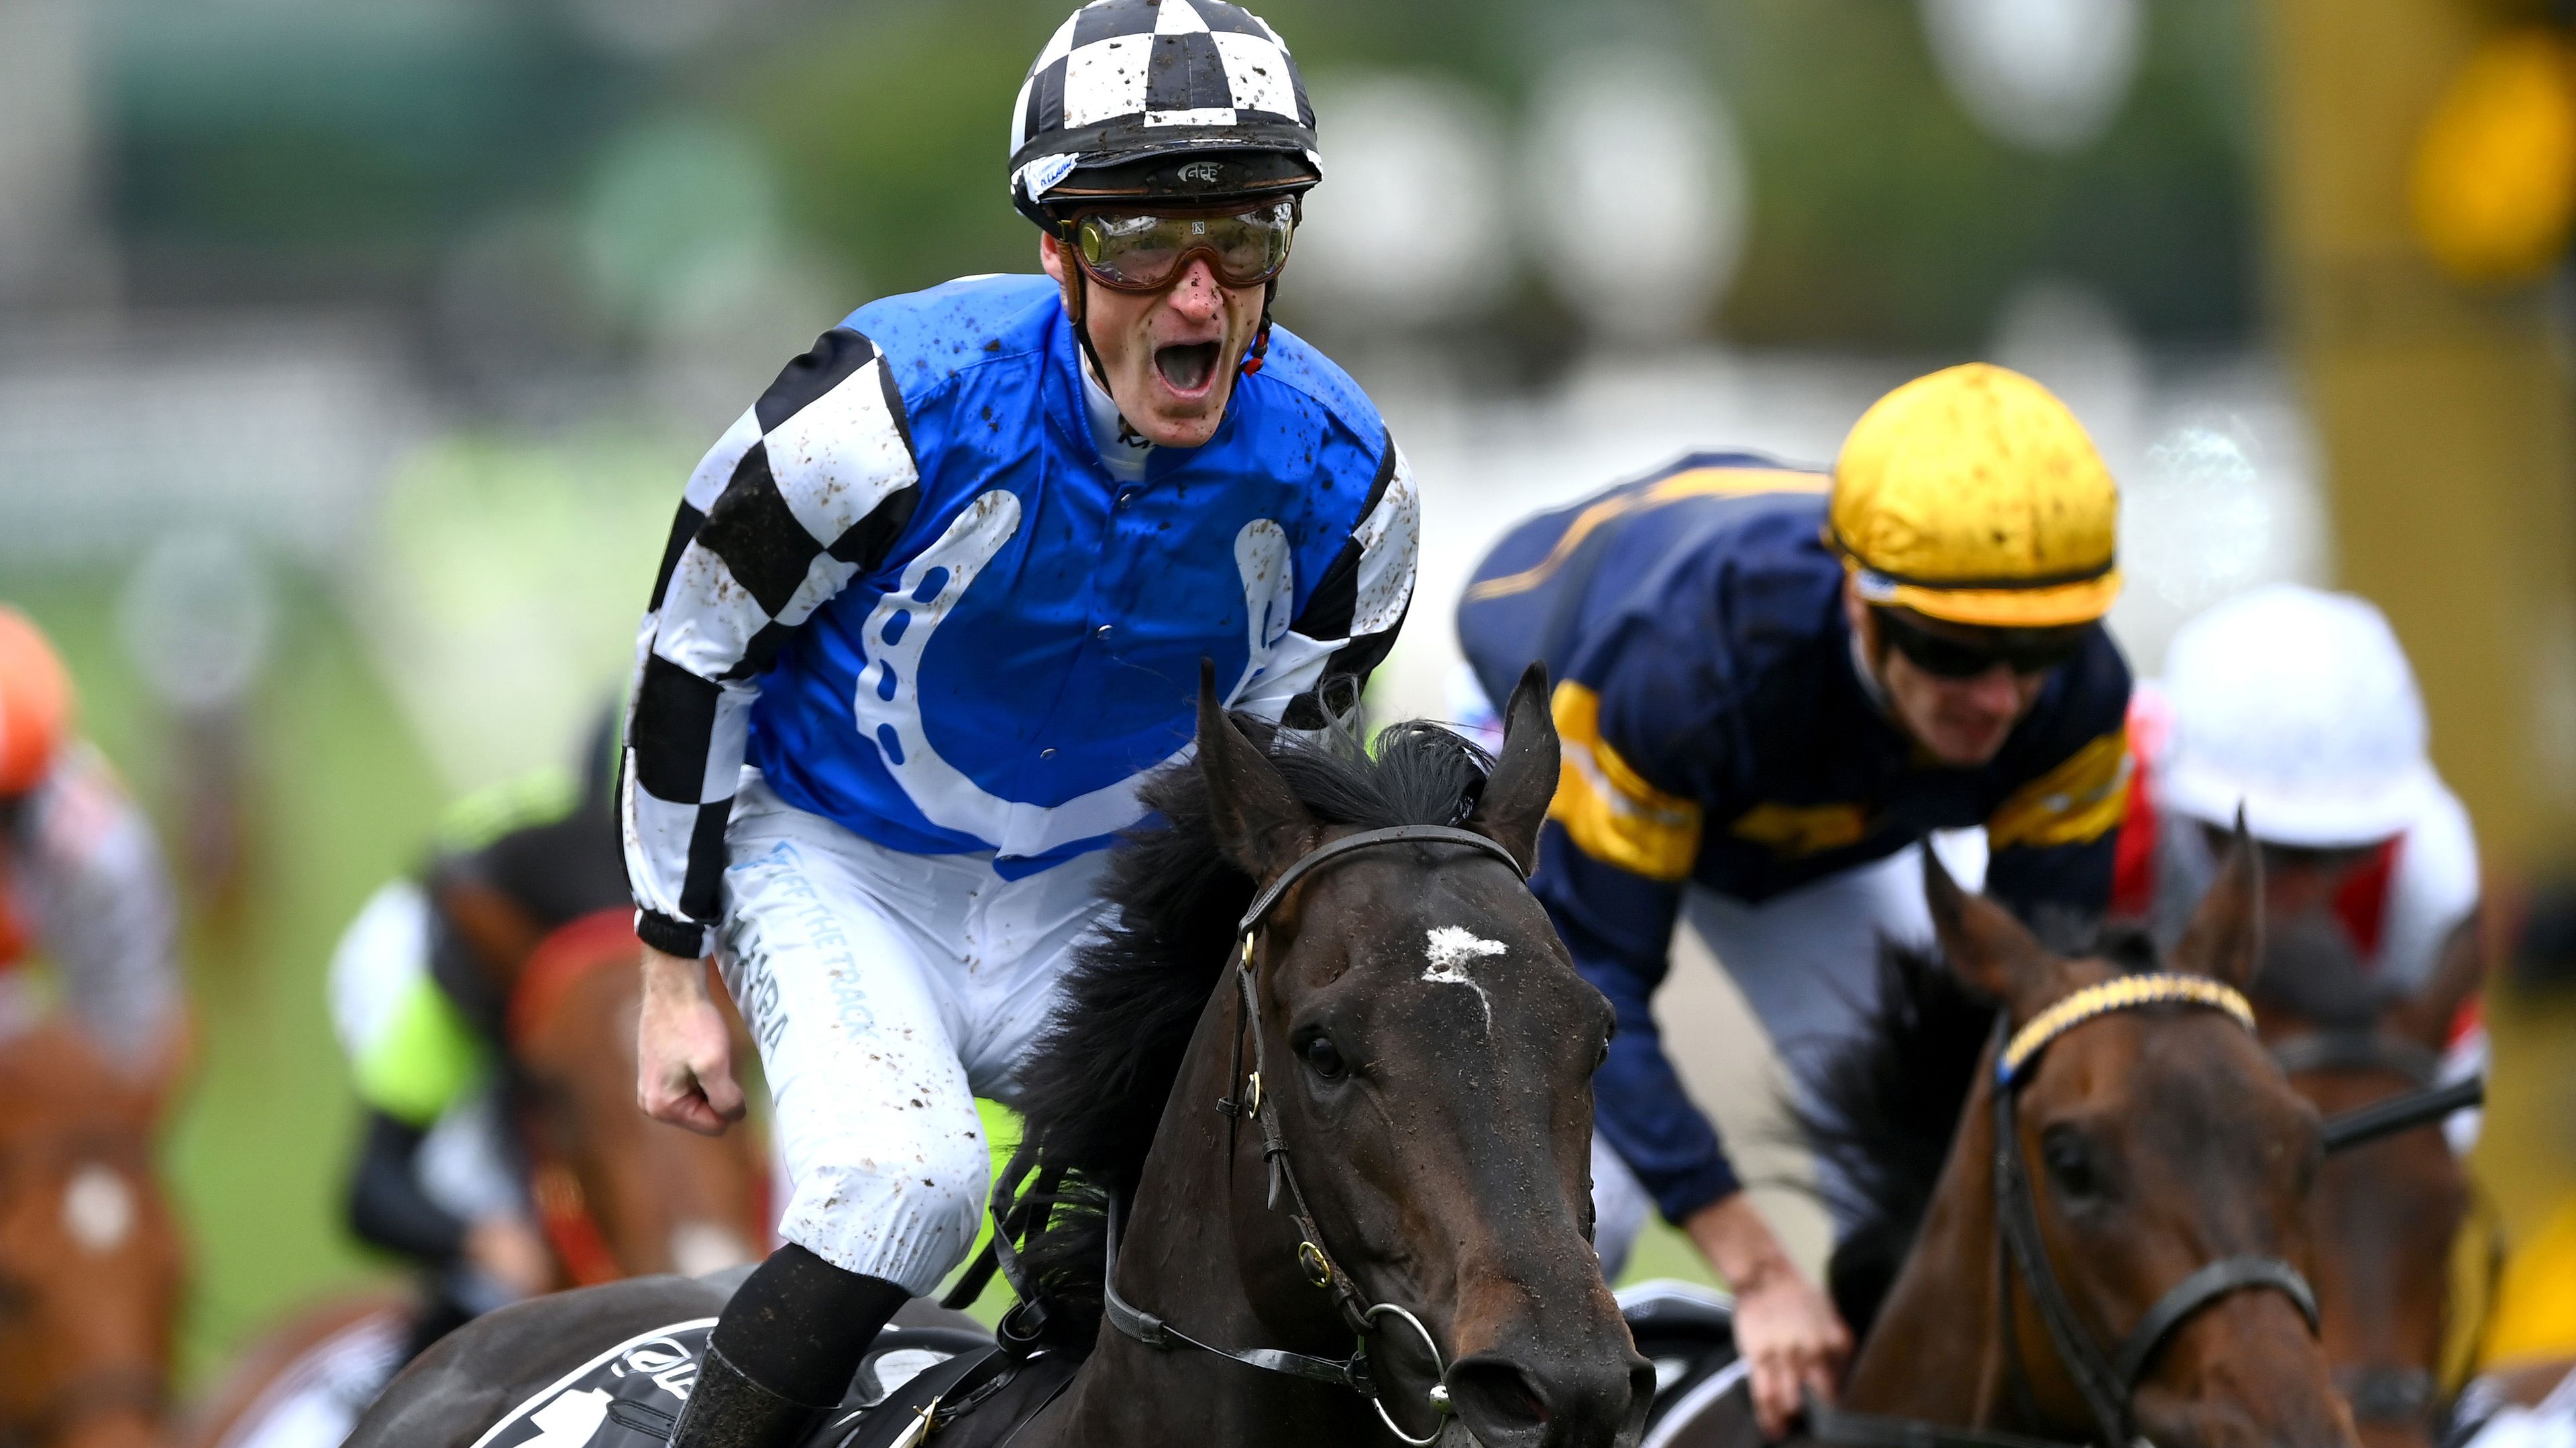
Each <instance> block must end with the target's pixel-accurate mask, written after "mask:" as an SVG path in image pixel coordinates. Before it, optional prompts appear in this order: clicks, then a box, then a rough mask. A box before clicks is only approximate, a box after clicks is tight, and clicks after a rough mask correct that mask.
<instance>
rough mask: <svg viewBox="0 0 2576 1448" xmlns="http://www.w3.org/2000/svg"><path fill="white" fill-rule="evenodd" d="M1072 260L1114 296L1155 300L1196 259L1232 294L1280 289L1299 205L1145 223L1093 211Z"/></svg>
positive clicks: (1080, 222)
mask: <svg viewBox="0 0 2576 1448" xmlns="http://www.w3.org/2000/svg"><path fill="white" fill-rule="evenodd" d="M1071 231H1072V237H1071V240H1072V243H1073V254H1074V257H1075V259H1076V260H1078V261H1079V262H1080V263H1081V264H1082V269H1083V271H1084V272H1086V273H1088V274H1089V275H1090V277H1091V279H1092V280H1093V281H1096V282H1098V283H1100V284H1101V285H1102V286H1104V287H1108V288H1110V289H1112V290H1114V291H1121V292H1154V291H1161V290H1162V289H1163V288H1165V287H1167V286H1170V285H1171V284H1172V278H1174V277H1176V276H1178V275H1180V273H1181V269H1182V268H1183V267H1184V266H1186V265H1188V264H1189V260H1190V258H1191V257H1194V256H1203V257H1206V258H1207V263H1208V269H1209V270H1211V271H1213V272H1215V273H1216V279H1217V280H1218V281H1219V282H1221V283H1223V284H1224V285H1226V286H1229V287H1257V286H1261V285H1263V284H1265V283H1268V282H1271V281H1274V280H1276V279H1277V278H1278V276H1279V273H1280V272H1281V271H1283V270H1285V269H1286V267H1287V265H1288V246H1289V243H1290V242H1291V241H1293V240H1294V239H1295V237H1296V234H1297V203H1296V202H1294V201H1274V202H1271V203H1269V204H1267V205H1264V206H1257V207H1254V208H1253V209H1252V210H1249V211H1235V212H1226V213H1222V214H1216V215H1209V214H1199V215H1185V216H1138V215H1133V214H1129V213H1121V212H1114V211H1094V212H1091V213H1089V214H1087V215H1084V216H1079V217H1076V218H1074V221H1073V225H1072V228H1071Z"/></svg>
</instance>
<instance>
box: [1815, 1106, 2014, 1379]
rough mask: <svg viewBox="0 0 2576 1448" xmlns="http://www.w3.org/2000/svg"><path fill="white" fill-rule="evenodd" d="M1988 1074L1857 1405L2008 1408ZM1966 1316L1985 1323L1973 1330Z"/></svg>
mask: <svg viewBox="0 0 2576 1448" xmlns="http://www.w3.org/2000/svg"><path fill="white" fill-rule="evenodd" d="M1991 1081H1992V1076H1991V1073H1990V1072H1988V1071H1987V1069H1986V1068H1985V1067H1984V1066H1983V1065H1980V1066H1979V1068H1978V1085H1977V1088H1976V1089H1975V1090H1973V1091H1971V1092H1969V1093H1968V1102H1967V1105H1966V1106H1965V1107H1964V1108H1962V1114H1961V1118H1960V1122H1959V1131H1958V1135H1957V1136H1956V1137H1955V1138H1953V1140H1952V1141H1951V1143H1950V1157H1949V1160H1948V1161H1947V1162H1946V1163H1945V1164H1944V1165H1943V1166H1942V1168H1941V1180H1940V1184H1939V1185H1938V1186H1937V1187H1935V1188H1934V1190H1933V1193H1932V1205H1931V1206H1930V1207H1929V1208H1928V1209H1927V1210H1926V1211H1925V1213H1924V1216H1923V1226H1922V1228H1921V1229H1920V1230H1919V1231H1917V1232H1916V1233H1915V1237H1914V1245H1913V1247H1912V1248H1911V1249H1910V1250H1909V1251H1908V1252H1907V1253H1906V1256H1905V1265H1904V1267H1903V1268H1902V1269H1901V1270H1900V1271H1899V1272H1898V1273H1897V1277H1896V1284H1895V1285H1894V1286H1893V1287H1891V1288H1890V1289H1889V1290H1888V1295H1887V1302H1886V1305H1885V1306H1883V1307H1881V1308H1880V1309H1879V1313H1878V1319H1877V1321H1876V1323H1875V1324H1874V1325H1873V1326H1872V1327H1871V1328H1870V1332H1869V1338H1868V1340H1867V1341H1866V1342H1864V1343H1863V1344H1861V1351H1860V1356H1859V1358H1858V1360H1857V1361H1856V1362H1855V1363H1854V1364H1853V1366H1852V1373H1851V1380H1850V1382H1849V1384H1848V1385H1847V1386H1846V1387H1845V1389H1844V1391H1843V1395H1842V1402H1843V1405H1844V1406H1845V1407H1848V1408H1851V1409H1853V1410H1854V1411H1857V1412H1864V1413H1881V1414H1887V1415H1890V1416H1894V1417H1903V1418H1919V1419H1922V1420H1925V1421H1927V1422H1934V1423H1948V1424H1953V1425H1959V1426H1993V1425H1995V1424H1996V1423H1997V1422H1998V1421H1999V1420H2000V1417H2001V1413H2000V1412H1999V1410H2001V1409H2003V1408H2004V1405H2003V1404H2002V1403H2001V1401H2000V1399H2001V1397H2002V1393H2003V1352H2002V1343H2003V1331H2004V1329H2003V1326H2002V1323H2001V1320H2000V1319H2001V1304H2000V1303H1999V1301H1998V1290H1999V1286H2000V1284H1999V1280H1998V1278H1999V1269H1998V1263H1997V1256H1998V1254H1999V1253H2001V1252H2002V1250H2003V1244H2002V1241H2001V1239H2000V1238H1999V1237H1998V1235H1997V1233H1996V1230H1995V1199H1994V1175H1993V1164H1994V1139H1995V1132H1994V1115H1993V1098H1992V1096H1991V1094H1990V1092H1991V1089H1992V1087H1991ZM1962 1322H1975V1323H1978V1324H1980V1327H1979V1330H1978V1331H1976V1332H1973V1333H1968V1332H1961V1331H1959V1330H1958V1328H1959V1324H1960V1323H1962Z"/></svg>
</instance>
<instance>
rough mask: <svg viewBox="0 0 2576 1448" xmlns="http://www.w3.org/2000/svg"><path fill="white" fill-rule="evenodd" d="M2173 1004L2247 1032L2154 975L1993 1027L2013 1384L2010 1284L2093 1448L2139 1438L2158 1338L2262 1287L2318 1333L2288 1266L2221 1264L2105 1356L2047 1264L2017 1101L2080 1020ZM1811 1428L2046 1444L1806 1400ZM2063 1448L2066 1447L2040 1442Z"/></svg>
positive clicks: (2226, 1004)
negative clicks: (2078, 1399)
mask: <svg viewBox="0 0 2576 1448" xmlns="http://www.w3.org/2000/svg"><path fill="white" fill-rule="evenodd" d="M2158 1005H2180V1006H2189V1007H2195V1008H2199V1009H2205V1010H2214V1011H2218V1012H2220V1013H2221V1014H2223V1015H2226V1016H2228V1017H2230V1018H2232V1019H2233V1020H2235V1021H2236V1022H2237V1024H2239V1025H2241V1026H2243V1027H2244V1028H2245V1029H2246V1031H2247V1032H2248V1033H2251V1032H2252V1031H2253V1029H2254V1008H2253V1007H2252V1006H2251V1005H2249V1004H2248V1003H2247V1002H2246V1000H2245V997H2244V996H2243V995H2241V994H2239V993H2238V992H2237V991H2235V990H2233V989H2231V988H2230V987H2228V986H2225V985H2222V984H2220V983H2219V982H2217V981H2214V980H2210V979H2208V978H2206V977H2203V976H2196V975H2178V974H2172V973H2167V972H2154V973H2148V974H2140V975H2124V976H2120V977H2118V978H2117V979H2113V980H2108V981H2103V982H2101V983H2099V984H2096V985H2092V986H2087V987H2085V988H2084V989H2082V990H2079V991H2076V992H2075V993H2074V994H2072V995H2069V996H2067V997H2066V998H2065V999H2063V1000H2061V1001H2059V1002H2057V1003H2056V1004H2055V1005H2052V1006H2050V1007H2049V1008H2048V1009H2046V1010H2044V1011H2041V1012H2040V1013H2039V1014H2038V1015H2036V1016H2034V1017H2032V1018H2031V1020H2030V1022H2029V1024H2027V1025H2025V1026H2023V1027H2022V1028H2021V1029H2020V1030H2019V1031H2014V1032H2011V1033H2010V1034H2009V1035H2007V1034H2006V1032H2007V1031H2008V1030H2009V1027H2010V1021H2009V1019H1999V1020H1998V1021H1997V1022H1996V1049H1995V1079H1994V1083H1993V1096H1994V1128H1995V1145H1994V1191H1995V1224H1996V1231H1997V1234H1998V1235H2000V1236H2001V1237H2002V1238H2003V1244H2004V1249H2005V1250H2004V1251H2003V1253H2002V1254H2001V1255H2000V1258H1999V1260H1998V1263H1997V1267H1996V1270H1997V1274H1998V1276H1999V1277H2000V1279H2001V1290H2000V1295H1999V1297H1998V1301H1999V1304H2000V1307H2001V1316H2002V1331H2003V1340H2004V1348H2005V1353H2006V1355H2007V1360H2008V1362H2009V1364H2010V1371H2011V1376H2012V1379H2013V1382H2014V1384H2015V1386H2016V1388H2017V1389H2018V1390H2020V1391H2021V1392H2022V1393H2023V1394H2025V1395H2026V1394H2027V1393H2028V1391H2029V1389H2028V1382H2029V1379H2028V1374H2027V1373H2026V1371H2024V1369H2023V1367H2022V1363H2021V1358H2020V1349H2019V1342H2020V1338H2019V1336H2018V1334H2016V1333H2015V1332H2014V1330H2013V1325H2012V1312H2011V1304H2012V1294H2013V1284H2014V1282H2015V1281H2016V1279H2018V1281H2019V1282H2020V1283H2021V1285H2022V1287H2023V1289H2024V1290H2026V1291H2027V1292H2028V1293H2029V1294H2030V1298H2031V1302H2032V1304H2033V1305H2034V1306H2036V1307H2037V1308H2038V1309H2039V1316H2040V1321H2041V1323H2042V1325H2043V1326H2045V1327H2046V1328H2047V1330H2048V1338H2049V1343H2050V1345H2051V1346H2052V1347H2054V1348H2055V1349H2056V1351H2057V1356H2058V1360H2059V1361H2060V1362H2061V1363H2063V1364H2064V1365H2065V1367H2066V1370H2067V1373H2068V1375H2069V1376H2070V1377H2072V1378H2073V1379H2074V1381H2075V1387H2076V1391H2077V1392H2078V1393H2080V1394H2081V1395H2082V1396H2083V1398H2084V1402H2085V1406H2086V1407H2087V1408H2088V1409H2090V1410H2091V1412H2092V1415H2093V1419H2094V1425H2095V1428H2096V1429H2097V1432H2098V1436H2097V1437H2096V1438H2095V1439H2094V1445H2095V1448H2132V1445H2134V1444H2136V1443H2138V1442H2139V1441H2140V1439H2139V1436H2138V1433H2137V1429H2136V1421H2135V1414H2134V1413H2133V1412H2132V1411H2131V1407H2130V1400H2131V1398H2132V1396H2133V1395H2134V1394H2135V1393H2136V1392H2137V1387H2138V1380H2139V1379H2140V1378H2141V1377H2142V1376H2144V1374H2145V1372H2146V1369H2147V1364H2148V1363H2149V1362H2151V1361H2152V1360H2153V1359H2154V1357H2155V1354H2156V1349H2157V1348H2159V1347H2161V1346H2162V1345H2163V1344H2164V1342H2165V1340H2166V1339H2167V1338H2169V1337H2171V1336H2172V1335H2173V1333H2174V1331H2175V1330H2176V1329H2177V1328H2179V1327H2181V1326H2182V1324H2183V1323H2184V1322H2186V1321H2188V1320H2190V1319H2191V1318H2192V1317H2193V1316H2194V1315H2195V1314H2197V1313H2199V1312H2200V1311H2201V1310H2203V1309H2204V1308H2207V1307H2209V1306H2211V1305H2213V1304H2215V1303H2216V1302H2218V1301H2219V1300H2220V1299H2222V1298H2225V1297H2228V1296H2231V1295H2233V1294H2235V1293H2237V1292H2242V1291H2247V1290H2250V1289H2256V1288H2261V1289H2267V1290H2270V1291H2274V1292H2278V1293H2280V1294H2281V1295H2282V1296H2284V1297H2287V1298H2289V1299H2290V1303H2291V1305H2292V1306H2294V1307H2296V1308H2297V1309H2298V1310H2299V1315H2300V1316H2301V1317H2303V1318H2306V1319H2307V1323H2308V1330H2309V1331H2310V1332H2312V1333H2313V1332H2315V1331H2316V1330H2317V1302H2316V1294H2315V1293H2314V1292H2313V1291H2312V1290H2311V1289H2310V1288H2309V1286H2308V1281H2307V1278H2305V1277H2304V1276H2302V1275H2301V1274H2300V1272H2299V1270H2298V1269H2297V1268H2296V1267H2293V1266H2291V1265H2290V1264H2289V1263H2287V1262H2285V1261H2283V1260H2281V1259H2280V1258H2278V1257H2269V1256H2260V1255H2244V1256H2235V1257H2222V1258H2220V1259H2218V1260H2217V1261H2214V1262H2211V1263H2209V1264H2207V1265H2206V1266H2203V1267H2201V1268H2200V1269H2198V1270H2197V1271H2194V1272H2192V1273H2190V1274H2188V1275H2186V1276H2185V1277H2184V1278H2183V1279H2182V1280H2181V1281H2179V1282H2176V1283H2175V1284H2173V1286H2171V1287H2169V1288H2167V1289H2166V1290H2165V1293H2164V1295H2163V1296H2161V1297H2159V1298H2157V1299H2156V1301H2155V1304H2154V1305H2153V1306H2151V1307H2149V1308H2148V1309H2147V1311H2146V1314H2145V1315H2144V1316H2143V1317H2141V1318H2139V1319H2138V1322H2137V1325H2136V1326H2134V1327H2132V1328H2130V1329H2129V1333H2128V1335H2127V1336H2126V1337H2125V1338H2123V1339H2122V1340H2121V1341H2120V1344H2119V1345H2118V1347H2116V1348H2115V1349H2113V1350H2112V1351H2110V1352H2108V1353H2106V1352H2104V1351H2103V1349H2102V1346H2101V1344H2100V1343H2099V1342H2098V1341H2097V1340H2096V1339H2095V1338H2094V1336H2093V1334H2092V1331H2091V1330H2090V1329H2088V1328H2087V1327H2085V1325H2084V1324H2083V1322H2082V1320H2081V1319H2079V1318H2078V1317H2077V1316H2076V1314H2075V1307H2074V1304H2073V1303H2072V1302H2071V1301H2069V1300H2068V1298H2067V1295H2066V1289H2065V1288H2064V1286H2063V1285H2062V1284H2060V1283H2059V1281H2058V1280H2057V1274H2056V1272H2055V1270H2054V1269H2052V1268H2051V1267H2050V1265H2049V1261H2048V1251H2047V1246H2046V1243H2045V1241H2044V1239H2043V1238H2042V1236H2041V1234H2040V1227H2039V1208H2038V1202H2037V1197H2036V1195H2035V1193H2034V1191H2033V1188H2032V1186H2031V1180H2030V1170H2029V1167H2028V1165H2027V1164H2026V1163H2025V1162H2024V1160H2023V1156H2022V1150H2021V1135H2020V1131H2019V1129H2018V1128H2019V1116H2018V1111H2017V1106H2016V1103H2017V1102H2018V1100H2019V1098H2020V1094H2021V1088H2022V1087H2023V1086H2025V1085H2027V1084H2028V1083H2029V1081H2030V1078H2031V1076H2032V1075H2033V1073H2034V1072H2035V1070H2036V1068H2037V1066H2038V1063H2039V1058H2040V1056H2041V1054H2042V1053H2043V1052H2045V1051H2046V1050H2047V1048H2048V1047H2049V1045H2050V1044H2051V1043H2053V1042H2055V1041H2056V1040H2057V1039H2058V1038H2059V1037H2061V1036H2063V1035H2065V1034H2066V1033H2067V1032H2069V1031H2072V1030H2074V1029H2075V1028H2076V1027H2078V1026H2080V1025H2083V1024H2084V1023H2085V1022H2087V1021H2091V1020H2096V1019H2098V1018H2100V1017H2102V1016H2106V1015H2111V1014H2114V1013H2117V1012H2121V1011H2132V1010H2140V1009H2144V1008H2146V1007H2148V1006H2158ZM1807 1411H1808V1421H1809V1424H1810V1426H1811V1427H1812V1428H1813V1429H1814V1430H1815V1433H1816V1436H1817V1437H1819V1438H1821V1439H1824V1440H1826V1441H1828V1442H1832V1443H1838V1444H1844V1445H1847V1448H2041V1445H2043V1444H2045V1443H2046V1440H2041V1439H2034V1438H2028V1437H2023V1436H2020V1435H2016V1434H2008V1433H1995V1432H1988V1431H1985V1430H1982V1429H1971V1428H1953V1427H1949V1426H1947V1425H1943V1424H1934V1423H1925V1422H1917V1421H1915V1420H1912V1419H1904V1418H1887V1417H1879V1416H1876V1415H1873V1414H1866V1413H1852V1412H1846V1411H1844V1410H1842V1409H1838V1408H1833V1407H1829V1406H1826V1405H1824V1404H1822V1403H1817V1402H1810V1404H1809V1405H1808V1410H1807ZM2046 1448H2066V1445H2055V1444H2049V1445H2046Z"/></svg>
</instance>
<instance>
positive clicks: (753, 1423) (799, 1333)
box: [671, 1242, 911, 1448]
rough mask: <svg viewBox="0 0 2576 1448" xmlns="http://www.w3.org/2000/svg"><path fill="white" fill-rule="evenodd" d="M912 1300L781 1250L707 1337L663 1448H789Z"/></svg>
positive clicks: (828, 1407)
mask: <svg viewBox="0 0 2576 1448" xmlns="http://www.w3.org/2000/svg"><path fill="white" fill-rule="evenodd" d="M910 1296H911V1294H910V1293H908V1292H906V1291H904V1289H902V1288H901V1287H898V1286H896V1285H895V1284H894V1283H891V1282H885V1281H881V1280H879V1279H877V1278H874V1277H866V1276H862V1275H860V1274H859V1273H856V1272H844V1271H842V1270H841V1269H840V1268H838V1267H835V1266H833V1265H832V1264H831V1263H829V1262H826V1261H824V1260H823V1259H822V1258H820V1257H817V1256H815V1255H814V1254H813V1253H812V1252H809V1251H807V1250H806V1249H804V1248H803V1247H800V1246H797V1245H796V1244H795V1243H793V1242H790V1243H788V1244H787V1245H786V1246H784V1247H781V1248H779V1249H778V1250H777V1251H775V1252H772V1253H770V1254H769V1260H768V1261H766V1262H763V1263H761V1264H760V1266H759V1267H758V1268H757V1269H755V1270H754V1271H753V1272H752V1274H751V1276H750V1277H748V1278H746V1279H744V1281H743V1284H742V1286H741V1287H740V1288H738V1289H736V1291H735V1292H734V1295H733V1300H732V1301H730V1302H727V1303H726V1304H725V1309H724V1315H723V1316H721V1317H719V1318H717V1319H716V1326H715V1330H714V1331H713V1332H711V1333H709V1334H707V1360H706V1364H705V1366H704V1367H703V1368H702V1369H701V1370H700V1371H699V1373H698V1384H697V1386H696V1387H694V1388H691V1389H690V1390H689V1403H688V1406H687V1407H686V1408H684V1409H682V1410H681V1413H680V1421H679V1424H678V1425H677V1426H675V1427H674V1428H672V1430H671V1448H794V1445H796V1444H797V1443H798V1442H800V1441H801V1440H802V1439H804V1438H805V1437H806V1436H807V1435H809V1434H811V1433H812V1432H813V1431H814V1430H815V1429H816V1428H818V1427H820V1426H821V1425H822V1422H823V1420H824V1419H825V1418H826V1417H828V1416H830V1414H831V1412H832V1410H833V1409H834V1408H837V1407H839V1406H840V1403H841V1399H842V1397H843V1396H844V1395H845V1394H847V1393H848V1392H849V1390H850V1379H851V1378H852V1377H853V1376H855V1375H856V1374H857V1373H858V1370H859V1360H860V1359H861V1358H863V1357H866V1356H867V1351H868V1344H870V1343H872V1342H875V1341H876V1337H877V1332H878V1330H879V1329H881V1328H883V1327H884V1326H885V1325H886V1323H887V1321H888V1320H889V1319H891V1318H892V1317H893V1316H894V1312H895V1309H896V1308H898V1307H901V1306H902V1305H903V1304H904V1301H905V1300H906V1299H907V1298H908V1297H910Z"/></svg>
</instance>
